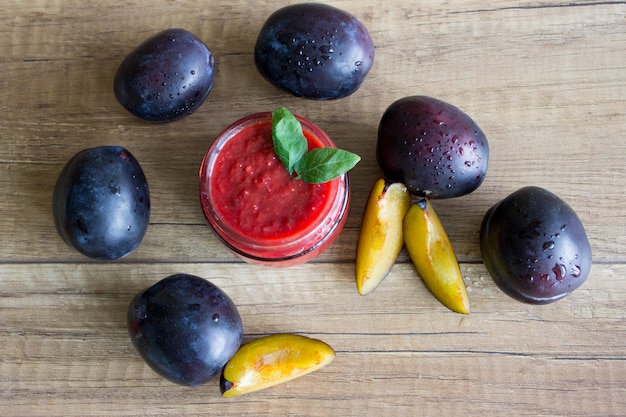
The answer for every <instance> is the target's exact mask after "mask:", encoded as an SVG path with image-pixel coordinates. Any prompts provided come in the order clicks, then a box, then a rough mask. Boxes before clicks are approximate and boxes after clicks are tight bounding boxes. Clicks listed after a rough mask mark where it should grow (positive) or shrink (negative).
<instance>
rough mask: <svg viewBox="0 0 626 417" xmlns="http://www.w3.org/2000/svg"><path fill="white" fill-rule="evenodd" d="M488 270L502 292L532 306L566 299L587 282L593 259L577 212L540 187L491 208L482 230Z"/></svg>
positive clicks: (519, 191) (512, 196) (481, 237)
mask: <svg viewBox="0 0 626 417" xmlns="http://www.w3.org/2000/svg"><path fill="white" fill-rule="evenodd" d="M480 248H481V252H482V256H483V260H484V262H485V266H486V267H487V270H488V271H489V273H490V275H491V277H492V278H493V280H494V281H495V283H496V284H497V285H498V287H499V288H500V289H501V290H502V291H503V292H504V293H505V294H507V295H509V296H511V297H512V298H514V299H516V300H519V301H522V302H526V303H531V304H547V303H551V302H554V301H557V300H560V299H562V298H563V297H565V296H567V295H568V294H569V293H571V292H572V291H574V290H575V289H576V288H578V287H579V286H580V285H582V284H583V282H585V280H586V278H587V275H588V274H589V271H590V269H591V262H592V255H591V247H590V245H589V240H588V238H587V234H586V232H585V229H584V227H583V224H582V223H581V221H580V219H579V218H578V216H577V215H576V213H575V212H574V210H573V209H572V208H571V207H570V206H569V205H568V204H567V203H565V202H564V201H563V200H561V199H560V198H559V197H558V196H556V195H555V194H553V193H551V192H550V191H547V190H545V189H543V188H539V187H524V188H521V189H519V190H517V191H516V192H514V193H512V194H511V195H509V196H508V197H506V198H505V199H503V200H502V201H501V202H499V203H497V204H496V205H494V206H493V207H492V208H490V209H489V210H488V211H487V213H486V214H485V216H484V218H483V222H482V226H481V230H480Z"/></svg>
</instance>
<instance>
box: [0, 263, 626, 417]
mask: <svg viewBox="0 0 626 417" xmlns="http://www.w3.org/2000/svg"><path fill="white" fill-rule="evenodd" d="M174 272H186V273H193V274H197V275H200V276H203V277H205V278H207V279H210V280H211V281H212V282H214V283H215V284H217V285H218V286H220V287H221V288H222V289H223V290H224V291H226V292H227V293H228V294H229V295H230V297H231V298H232V299H233V300H234V301H235V302H236V303H237V305H238V307H239V311H240V314H241V316H242V319H243V321H244V328H245V340H246V341H248V340H252V339H254V338H256V337H259V336H261V335H266V334H271V333H276V332H294V333H299V334H306V335H309V336H312V337H317V338H321V339H322V340H325V341H327V342H328V343H330V344H331V346H333V347H334V348H335V350H336V353H337V358H336V360H335V361H334V362H333V363H332V364H331V365H329V366H328V367H326V368H324V369H323V370H321V371H319V372H317V373H315V374H312V375H310V376H307V377H305V378H301V379H299V380H296V381H294V382H291V383H289V384H286V385H283V386H279V387H276V388H274V389H269V390H266V391H262V392H259V393H256V394H251V395H248V396H243V397H241V398H240V399H236V400H232V401H231V400H229V401H226V400H224V399H221V397H220V396H219V389H218V386H217V381H216V380H215V381H211V382H209V383H208V384H207V385H206V386H204V387H201V388H185V387H179V386H176V385H174V384H172V383H169V382H167V381H164V380H162V379H161V378H160V377H158V376H156V374H154V373H153V372H152V371H151V370H150V369H149V368H148V366H147V365H146V364H145V363H144V362H143V361H142V359H141V358H140V357H139V355H138V354H137V353H136V352H135V351H134V349H133V347H132V344H131V342H130V339H129V337H128V335H127V331H126V309H127V306H128V303H129V302H130V300H131V299H132V297H133V296H134V294H135V293H136V292H138V291H139V290H141V289H143V288H144V287H145V286H148V285H151V284H152V283H154V282H156V281H157V280H159V279H161V278H163V277H165V276H166V275H169V274H171V273H174ZM463 273H464V276H465V278H466V280H467V285H468V288H469V289H470V296H471V300H472V310H473V311H472V313H471V314H470V315H469V316H462V315H459V314H456V313H452V312H449V311H447V310H446V309H445V308H444V307H442V306H441V305H439V304H438V302H437V301H436V300H434V298H433V297H432V296H431V295H430V293H428V291H427V290H426V289H425V287H424V286H423V284H422V283H421V281H420V280H419V278H418V277H417V275H416V273H415V271H414V270H413V269H412V267H410V266H409V265H404V264H401V265H396V267H394V269H393V270H392V273H391V275H390V276H389V277H388V278H387V279H386V280H385V281H384V282H383V283H382V284H381V286H380V287H379V288H378V289H377V290H376V291H375V292H373V293H372V294H370V295H368V296H366V297H362V296H359V295H358V294H356V290H355V286H354V283H353V282H352V281H351V280H350V279H348V278H349V277H351V275H352V266H351V265H347V264H341V265H337V264H317V265H307V266H302V267H297V268H294V269H281V270H269V269H267V268H258V267H254V266H249V265H228V264H226V265H223V264H178V265H168V264H133V265H127V264H117V265H112V264H97V265H84V264H43V265H4V266H2V267H0V276H2V281H1V285H0V291H1V292H0V294H1V295H2V297H1V298H0V310H1V311H2V316H3V321H2V324H1V325H0V339H1V340H2V343H0V357H1V358H3V359H2V362H1V363H0V375H2V376H1V377H0V391H1V392H2V393H3V395H2V396H1V397H0V414H3V415H4V413H2V412H1V411H2V410H4V411H5V412H9V410H10V414H11V415H15V416H19V415H36V414H39V413H40V412H42V411H43V410H47V413H46V414H49V415H101V413H104V412H107V413H110V414H111V415H142V413H150V414H152V413H154V414H156V415H165V414H167V413H168V412H173V413H179V412H183V411H185V412H190V413H192V414H196V413H201V412H202V410H204V411H205V412H208V410H212V412H213V413H217V414H219V415H253V414H255V413H256V415H258V414H259V413H261V412H266V413H269V414H271V415H275V414H277V413H278V414H279V413H288V414H294V415H305V413H304V412H302V410H300V411H298V407H301V406H302V404H303V403H306V404H311V408H310V409H308V410H307V411H306V415H316V416H317V415H319V416H322V415H328V413H329V411H330V410H333V409H334V410H338V412H341V413H342V415H365V416H377V415H380V412H381V410H383V409H385V410H387V411H388V412H392V413H393V414H395V415H401V414H403V413H410V410H412V409H414V410H420V414H423V415H440V414H441V413H445V414H453V413H458V414H469V415H477V414H482V415H485V416H499V415H502V411H503V410H507V412H510V413H511V414H513V415H528V416H530V415H542V416H547V415H553V416H554V415H568V416H583V415H585V416H587V415H618V414H619V412H620V410H623V407H624V406H626V403H625V400H624V398H626V397H625V396H624V394H626V379H625V377H624V375H626V372H624V371H626V357H625V355H624V349H623V347H624V345H623V340H624V338H625V337H626V324H625V323H626V320H625V319H626V314H625V313H624V310H623V308H622V301H623V299H624V297H625V296H626V285H625V284H624V282H623V279H622V277H623V276H624V274H625V273H626V268H625V267H624V266H623V265H612V264H608V265H598V266H596V267H594V269H593V273H592V275H591V277H590V278H589V280H588V281H587V282H586V283H585V284H584V286H583V287H581V288H580V289H579V290H577V291H576V292H575V293H573V294H572V295H570V296H569V297H568V298H566V299H565V300H562V301H560V302H557V303H554V304H551V305H546V306H531V305H526V304H521V303H518V302H516V301H513V300H511V299H509V298H508V297H507V296H505V295H504V294H502V293H501V292H500V291H499V290H498V289H497V288H496V287H495V285H494V284H493V282H492V281H491V280H490V279H489V278H488V277H487V275H486V271H485V270H484V269H483V268H482V267H481V266H477V265H469V266H464V268H463Z"/></svg>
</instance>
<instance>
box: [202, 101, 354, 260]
mask: <svg viewBox="0 0 626 417" xmlns="http://www.w3.org/2000/svg"><path fill="white" fill-rule="evenodd" d="M296 118H297V119H298V121H300V123H301V125H302V131H303V133H304V135H305V137H306V138H307V141H308V143H309V149H312V148H317V147H335V144H334V143H333V141H332V140H331V139H330V138H329V137H328V135H326V133H324V132H323V131H322V130H321V129H320V128H319V127H317V126H316V125H315V124H313V123H312V122H310V121H308V120H306V119H304V118H302V117H299V116H296ZM200 202H201V205H202V209H203V211H204V215H205V217H206V219H207V221H208V223H209V225H210V226H211V228H212V229H213V231H214V232H215V234H216V236H217V237H218V238H219V239H220V240H221V241H222V242H223V243H224V244H225V245H226V246H227V247H228V248H229V249H230V250H231V251H232V252H234V253H235V254H237V255H238V256H239V257H241V258H242V259H243V260H245V261H247V262H249V263H253V264H259V265H266V266H280V267H286V266H293V265H298V264H302V263H305V262H308V261H310V260H312V259H314V258H315V257H317V256H318V255H319V254H320V253H322V252H323V251H324V250H325V249H326V248H328V246H330V244H331V243H332V242H334V241H335V239H336V238H337V236H338V235H339V233H340V232H341V229H342V228H343V226H344V224H345V221H346V218H347V215H348V208H349V204H350V187H349V178H348V174H347V173H346V174H343V175H341V176H340V177H338V178H335V179H333V180H331V181H328V182H327V183H324V184H308V183H305V182H304V181H302V180H299V179H295V178H293V177H292V176H291V175H289V173H288V172H287V170H286V169H285V167H284V166H283V165H282V163H281V162H280V160H279V159H278V157H277V156H276V154H275V153H274V151H273V144H272V113H271V112H263V113H256V114H252V115H249V116H246V117H244V118H242V119H240V120H238V121H236V122H234V123H233V124H231V125H230V126H228V127H227V128H226V129H225V130H224V131H223V132H222V133H220V134H219V135H218V137H217V138H216V139H215V141H214V142H213V144H212V145H211V147H210V149H209V150H208V152H207V154H206V155H205V156H204V159H203V160H202V165H201V167H200Z"/></svg>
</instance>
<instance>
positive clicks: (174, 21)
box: [0, 0, 626, 417]
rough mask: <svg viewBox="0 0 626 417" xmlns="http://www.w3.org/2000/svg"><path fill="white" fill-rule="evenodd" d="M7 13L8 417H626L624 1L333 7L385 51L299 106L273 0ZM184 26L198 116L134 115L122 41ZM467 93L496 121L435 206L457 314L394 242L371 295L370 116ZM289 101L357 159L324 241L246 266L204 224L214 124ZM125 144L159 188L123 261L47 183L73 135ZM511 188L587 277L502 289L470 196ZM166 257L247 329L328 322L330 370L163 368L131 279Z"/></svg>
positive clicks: (0, 210) (156, 269)
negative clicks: (477, 158)
mask: <svg viewBox="0 0 626 417" xmlns="http://www.w3.org/2000/svg"><path fill="white" fill-rule="evenodd" d="M1 3H2V6H3V7H0V34H1V35H2V39H3V41H2V42H0V73H1V74H2V76H1V77H0V91H2V95H0V231H1V234H2V235H1V236H2V245H0V314H1V318H2V319H1V320H0V415H3V416H4V415H6V416H16V417H17V416H43V415H46V416H100V415H107V416H145V415H163V416H164V415H176V416H178V415H189V416H193V415H220V416H231V415H232V416H235V415H237V416H258V415H267V416H328V415H342V416H357V415H358V416H381V415H397V416H404V415H419V416H441V415H469V416H471V415H476V416H482V417H489V416H502V415H509V416H624V415H626V377H625V375H626V354H625V352H626V343H625V342H624V340H626V317H625V316H626V313H625V310H624V304H625V301H626V280H625V279H624V278H625V277H626V204H624V203H625V202H626V199H625V198H624V197H625V192H624V190H625V189H626V163H625V162H624V155H626V141H625V140H624V139H625V138H626V111H625V110H624V109H625V106H624V99H625V98H626V76H625V75H626V49H625V48H624V45H626V2H624V1H569V2H558V1H543V2H529V1H512V0H498V1H489V2H486V1H478V0H462V1H454V2H452V1H443V2H436V1H430V0H423V1H419V2H418V1H409V2H406V1H404V2H403V1H399V0H389V1H386V2H373V1H353V0H345V1H329V2H328V3H329V4H332V5H335V6H338V7H340V8H342V9H344V10H347V11H350V12H351V13H352V14H354V15H355V16H357V17H358V18H359V19H361V20H362V21H363V22H364V24H365V25H366V26H367V27H368V29H369V30H370V33H371V35H372V37H373V39H374V41H375V44H376V61H375V65H374V67H373V69H372V71H371V72H370V74H369V75H368V78H367V80H366V82H365V83H364V85H363V86H362V87H361V88H360V89H359V90H358V91H357V92H356V93H355V94H354V95H352V96H350V97H348V98H346V99H343V100H337V101H330V102H315V101H309V100H302V99H297V98H295V97H291V96H288V95H286V94H285V93H282V92H280V91H278V90H276V89H275V88H274V87H272V86H270V85H269V84H268V83H267V82H266V81H265V80H263V78H262V77H261V76H260V75H259V74H258V72H257V71H256V69H255V68H254V63H253V59H252V49H253V46H254V42H255V40H256V35H257V33H258V30H259V29H260V27H261V25H262V24H263V21H264V20H265V18H266V17H267V16H268V15H269V14H270V13H272V12H273V11H274V10H275V8H276V7H278V6H277V5H276V3H275V2H266V1H258V2H251V1H243V0H235V1H232V2H228V3H224V4H218V3H217V2H191V1H184V0H180V1H165V0H163V1H161V0H157V1H154V2H151V3H149V4H148V3H145V2H140V1H133V0H129V1H123V2H111V1H105V2H97V1H93V0H82V1H77V0H67V1H56V2H54V1H45V0H34V1H18V0H4V1H2V2H1ZM168 27H184V28H186V29H188V30H190V31H192V32H193V33H195V34H196V35H197V36H198V37H200V38H201V39H203V40H204V41H205V43H206V44H207V45H208V46H209V48H210V49H211V50H212V52H213V53H214V54H215V57H216V64H217V72H216V80H215V86H214V89H213V91H212V92H211V94H210V96H209V99H208V100H207V101H206V102H205V103H204V104H203V105H202V107H201V108H199V109H198V110H197V111H196V112H195V113H194V114H193V115H191V116H189V117H187V118H185V119H183V120H180V121H178V122H176V123H171V124H168V125H149V124H146V123H143V122H141V121H139V120H137V119H135V118H133V117H132V116H131V115H129V114H128V113H126V112H125V111H124V110H123V109H122V107H121V106H120V105H119V104H118V103H117V102H116V101H115V98H114V97H113V93H112V80H113V76H114V74H115V70H116V69H117V66H118V65H119V63H120V61H121V60H122V58H123V57H124V56H125V54H126V53H128V52H129V51H130V50H131V49H132V48H133V47H134V46H136V45H137V44H138V43H139V42H141V41H142V40H143V39H145V38H146V37H148V36H149V35H151V34H152V33H154V32H156V31H159V30H162V29H165V28H168ZM414 94H424V95H431V96H434V97H438V98H440V99H443V100H446V101H448V102H450V103H453V104H455V105H457V106H459V107H461V108H462V109H463V110H464V111H466V112H467V113H468V114H470V115H471V116H472V118H474V120H475V121H476V122H477V123H478V124H479V125H480V126H481V128H482V129H483V130H484V131H485V133H486V134H487V137H488V138H489V141H490V147H491V158H490V167H489V172H488V175H487V179H486V180H485V182H484V183H483V185H482V186H481V187H480V188H479V189H478V190H477V191H475V192H474V193H472V194H470V195H468V196H464V197H460V198H457V199H452V200H446V201H436V202H435V203H434V204H435V207H436V209H437V211H438V214H439V216H440V217H441V219H442V221H443V223H444V225H445V227H446V230H447V231H448V233H449V235H450V239H451V241H452V243H453V246H454V247H455V250H456V252H457V255H458V258H459V260H460V261H461V266H462V271H463V274H464V277H465V279H466V283H467V285H468V290H469V291H470V298H471V303H472V313H471V314H470V315H469V316H460V315H458V314H454V313H451V312H449V311H447V310H446V309H445V308H444V307H442V306H441V305H440V304H439V303H437V301H436V300H434V298H433V297H432V296H431V295H430V294H429V293H428V291H427V290H426V288H425V287H424V286H423V284H422V282H421V281H420V280H419V277H418V276H417V274H416V272H415V270H414V269H413V267H412V265H411V264H410V263H409V262H408V259H407V256H406V253H405V252H403V253H402V254H401V256H400V259H399V260H398V263H397V264H396V266H395V267H394V269H393V270H392V273H391V274H390V276H389V277H388V278H387V279H386V280H385V282H384V283H383V284H382V285H381V286H380V287H379V288H378V289H376V291H375V292H374V293H372V294H370V295H368V296H366V297H360V296H358V294H357V293H356V289H355V284H354V271H353V269H354V255H355V245H356V239H357V236H358V231H359V225H360V219H361V215H362V213H363V208H364V206H365V201H366V199H367V196H368V193H369V190H370V187H371V186H372V184H373V183H374V180H375V179H376V178H378V177H379V176H380V172H379V169H378V166H377V164H376V158H375V143H376V132H377V127H378V121H379V120H380V116H381V115H382V112H383V111H384V110H385V108H386V107H387V106H388V105H389V104H391V103H392V102H393V101H395V100H396V99H399V98H401V97H403V96H406V95H414ZM280 105H285V106H287V107H288V108H290V109H291V110H292V111H294V112H296V113H298V114H301V115H303V116H305V117H307V118H309V119H311V120H313V121H314V122H315V123H317V124H318V125H320V126H321V127H322V128H323V129H324V130H325V131H327V133H329V135H330V136H331V137H332V138H333V139H334V140H335V141H336V142H337V144H338V145H339V146H341V147H344V148H347V149H349V150H351V151H353V152H357V153H359V154H360V155H361V156H362V157H363V160H362V162H361V163H360V164H359V165H358V166H357V167H356V168H355V169H354V170H353V172H352V174H351V177H352V205H351V210H350V214H349V218H348V221H347V224H346V227H345V229H344V231H343V232H342V234H341V236H340V237H339V239H338V241H337V242H336V243H335V244H334V245H333V246H332V247H331V248H330V249H329V250H328V251H327V252H326V253H324V254H323V255H322V256H321V257H320V258H318V259H317V260H315V261H314V262H313V263H311V264H308V265H304V266H301V267H297V268H293V269H287V270H274V269H267V268H259V267H254V266H251V265H247V264H244V263H242V262H240V261H239V260H238V259H236V258H235V257H233V255H232V254H230V253H229V252H228V251H227V250H226V249H225V248H224V247H223V246H222V245H221V244H220V243H219V242H218V241H217V239H215V237H214V236H213V235H212V233H211V232H210V230H209V228H208V227H207V225H206V222H205V220H204V218H203V215H202V211H201V209H200V206H199V202H198V198H197V194H198V178H197V173H198V167H199V164H200V161H201V159H202V156H203V154H204V152H206V150H207V149H208V147H209V146H210V144H211V142H212V140H213V138H214V137H215V136H216V135H217V134H218V133H219V132H220V131H221V130H222V129H223V128H224V127H225V126H226V125H227V124H229V123H230V122H232V121H234V120H236V119H238V118H239V117H241V116H244V115H246V114H249V113H252V112H257V111H268V110H271V109H273V108H275V107H278V106H280ZM103 144H119V145H122V146H126V147H127V148H128V149H130V150H131V151H132V152H133V154H134V155H135V156H136V157H137V158H138V159H139V161H140V162H141V164H142V167H143V168H144V171H145V173H146V176H147V178H148V181H149V184H150V190H151V200H152V217H151V223H150V226H149V229H148V233H147V236H146V238H145V240H144V242H143V243H142V245H141V246H140V247H139V249H138V250H137V251H136V252H134V253H133V254H131V255H130V256H129V257H127V258H125V259H123V260H120V261H117V262H112V263H99V262H94V261H90V260H88V259H86V258H84V257H82V256H81V255H79V254H78V253H76V252H75V251H73V250H72V249H70V248H68V247H67V246H66V245H65V244H64V243H63V242H62V241H61V239H60V238H59V237H58V235H57V233H56V230H55V227H54V221H53V219H52V202H51V199H52V188H53V187H54V183H55V181H56V178H57V176H58V174H59V172H60V170H61V168H62V167H63V165H64V164H65V162H66V161H67V160H68V159H69V158H70V157H71V156H72V155H74V154H75V153H76V152H78V151H79V150H81V149H83V148H86V147H91V146H98V145H103ZM525 185H538V186H542V187H545V188H548V189H550V190H551V191H553V192H555V193H556V194H558V195H559V196H561V197H562V198H563V199H564V200H566V201H567V202H568V203H569V204H570V205H571V206H572V207H573V208H574V209H575V210H576V212H577V213H578V215H579V216H580V218H581V220H582V221H583V223H584V224H585V227H586V228H587V232H588V234H589V238H590V241H591V244H592V248H593V252H594V266H593V268H592V273H591V276H590V277H589V279H588V281H587V282H586V283H585V284H584V285H583V287H581V288H580V289H579V290H577V291H576V292H574V293H573V294H572V295H571V296H569V297H567V298H566V299H565V300H563V301H560V302H558V303H554V304H552V305H548V306H541V307H537V306H528V305H525V304H520V303H517V302H515V301H513V300H511V299H509V298H508V297H506V296H504V295H503V294H502V293H501V292H500V291H499V290H498V289H497V288H496V286H495V285H494V284H493V282H492V281H491V279H490V278H489V276H488V274H487V272H486V270H485V269H484V266H483V264H482V260H481V255H480V250H479V247H478V231H479V227H480V221H481V220H482V217H483V215H484V213H485V211H486V210H487V209H488V208H489V207H491V205H493V204H494V203H496V202H497V201H498V200H499V199H501V198H503V197H504V196H506V195H507V194H509V193H511V192H513V191H514V190H516V189H517V188H520V187H522V186H525ZM176 272H187V273H194V274H197V275H200V276H203V277H205V278H208V279H210V280H211V281H213V282H215V283H216V284H218V285H219V286H221V287H222V288H223V289H224V290H226V292H227V293H228V294H229V295H230V296H231V297H232V298H233V299H234V300H235V302H236V303H237V305H238V306H239V309H240V312H241V314H242V317H243V319H244V326H245V332H246V338H247V339H252V338H254V337H257V336H260V335H265V334H269V333H273V332H296V333H301V334H306V335H311V336H313V337H319V338H321V339H323V340H325V341H327V342H328V343H329V344H331V345H332V346H333V347H334V348H335V349H336V351H337V358H336V359H335V361H334V362H333V363H332V364H331V365H330V366H328V367H326V368H324V369H323V370H321V371H319V372H316V373H313V374H311V375H309V376H307V377H306V378H301V379H298V380H295V381H293V382H290V383H288V384H285V385H282V386H279V387H275V388H272V389H269V390H266V391H262V392H259V393H255V394H251V395H248V396H243V397H241V398H238V399H234V400H225V399H222V398H221V397H220V396H219V389H218V385H217V381H213V382H210V383H209V384H207V385H206V386H204V387H201V388H194V389H192V388H185V387H179V386H176V385H173V384H171V383H168V382H167V381H164V380H162V379H161V378H159V377H158V376H156V374H154V372H152V371H151V370H150V369H149V368H148V366H147V365H146V364H145V363H144V362H143V361H142V360H141V358H140V357H139V355H138V354H137V353H136V352H135V351H134V349H133V347H132V345H131V343H130V339H129V338H128V336H127V333H126V327H125V314H126V308H127V306H128V303H129V302H130V299H131V298H132V296H133V295H134V294H135V293H136V292H138V291H139V290H141V289H143V288H144V287H146V286H148V285H151V284H152V283H154V282H156V281H157V280H159V279H161V278H163V277H165V276H167V275H169V274H172V273H176Z"/></svg>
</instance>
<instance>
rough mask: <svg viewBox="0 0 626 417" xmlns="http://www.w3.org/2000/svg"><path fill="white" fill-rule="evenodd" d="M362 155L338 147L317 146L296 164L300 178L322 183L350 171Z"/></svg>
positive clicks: (309, 181) (313, 182) (312, 182)
mask: <svg viewBox="0 0 626 417" xmlns="http://www.w3.org/2000/svg"><path fill="white" fill-rule="evenodd" d="M360 160H361V157H360V156H358V155H356V154H353V153H352V152H349V151H345V150H343V149H337V148H316V149H311V150H310V151H309V152H307V153H306V154H305V155H304V156H303V157H302V159H300V161H299V162H298V163H297V164H296V167H295V169H296V173H297V174H298V178H300V179H302V180H304V181H306V182H308V183H311V184H321V183H324V182H327V181H330V180H332V179H334V178H337V177H339V176H340V175H342V174H344V173H346V172H348V171H349V170H350V169H352V168H353V167H354V166H355V165H356V164H357V163H358V162H359V161H360Z"/></svg>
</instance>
